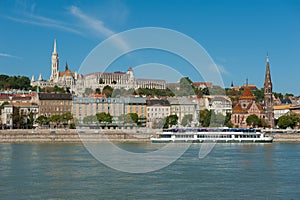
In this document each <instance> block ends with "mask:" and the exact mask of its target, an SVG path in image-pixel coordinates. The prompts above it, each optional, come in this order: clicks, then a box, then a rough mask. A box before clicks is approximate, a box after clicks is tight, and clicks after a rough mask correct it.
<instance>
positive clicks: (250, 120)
mask: <svg viewBox="0 0 300 200" xmlns="http://www.w3.org/2000/svg"><path fill="white" fill-rule="evenodd" d="M246 123H247V125H248V126H252V127H261V126H262V121H261V119H260V118H259V117H258V116H257V115H255V114H253V115H249V116H248V117H247V119H246Z"/></svg>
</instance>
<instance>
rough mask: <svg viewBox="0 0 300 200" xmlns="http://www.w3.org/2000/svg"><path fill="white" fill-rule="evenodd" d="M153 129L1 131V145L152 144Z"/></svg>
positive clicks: (298, 139) (295, 138)
mask: <svg viewBox="0 0 300 200" xmlns="http://www.w3.org/2000/svg"><path fill="white" fill-rule="evenodd" d="M156 131H157V130H151V129H142V130H141V129H105V130H98V129H86V130H85V129H33V130H28V129H27V130H26V129H20V130H16V129H14V130H0V143H83V142H124V143H126V142H128V143H129V142H134V143H136V142H150V137H151V135H154V134H155V132H156ZM266 136H272V137H273V138H274V140H273V142H295V143H300V134H299V133H276V134H270V133H268V134H266Z"/></svg>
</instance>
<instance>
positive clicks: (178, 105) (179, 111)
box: [168, 97, 198, 123]
mask: <svg viewBox="0 0 300 200" xmlns="http://www.w3.org/2000/svg"><path fill="white" fill-rule="evenodd" d="M168 100H169V102H170V106H171V113H170V114H171V115H177V116H178V121H179V123H181V121H182V119H183V117H184V116H185V115H189V114H191V115H192V116H193V120H194V121H197V119H198V113H197V111H196V108H197V102H195V101H193V100H191V99H189V98H185V97H177V98H176V97H170V98H169V99H168Z"/></svg>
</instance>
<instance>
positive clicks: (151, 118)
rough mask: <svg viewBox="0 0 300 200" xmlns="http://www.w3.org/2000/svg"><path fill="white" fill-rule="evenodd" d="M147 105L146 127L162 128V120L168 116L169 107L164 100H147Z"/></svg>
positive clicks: (168, 103)
mask: <svg viewBox="0 0 300 200" xmlns="http://www.w3.org/2000/svg"><path fill="white" fill-rule="evenodd" d="M146 104H147V127H148V128H162V127H163V124H164V121H163V120H164V119H165V118H166V117H167V116H169V115H170V111H171V105H170V102H169V101H168V100H166V99H149V100H147V101H146Z"/></svg>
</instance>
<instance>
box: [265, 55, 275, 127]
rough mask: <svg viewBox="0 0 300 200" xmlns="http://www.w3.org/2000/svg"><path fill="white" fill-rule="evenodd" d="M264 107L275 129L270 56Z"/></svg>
mask: <svg viewBox="0 0 300 200" xmlns="http://www.w3.org/2000/svg"><path fill="white" fill-rule="evenodd" d="M264 106H265V111H266V120H267V122H268V124H269V126H270V127H271V128H273V127H274V112H273V106H274V100H273V85H272V80H271V72H270V64H269V56H268V53H267V58H266V76H265V83H264Z"/></svg>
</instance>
